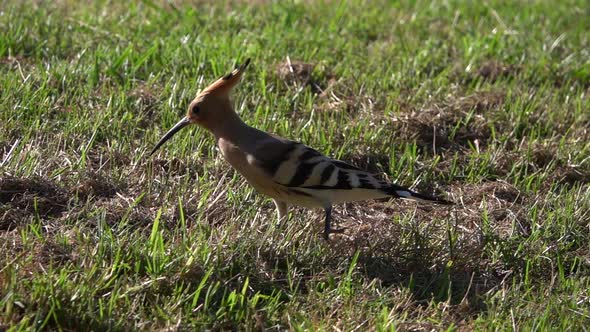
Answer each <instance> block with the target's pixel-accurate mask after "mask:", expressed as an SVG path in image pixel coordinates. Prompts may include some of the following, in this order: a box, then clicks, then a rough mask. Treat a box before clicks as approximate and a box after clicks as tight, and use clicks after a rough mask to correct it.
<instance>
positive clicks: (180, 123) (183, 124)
mask: <svg viewBox="0 0 590 332" xmlns="http://www.w3.org/2000/svg"><path fill="white" fill-rule="evenodd" d="M190 123H191V122H190V120H189V118H187V117H185V118H183V119H182V120H180V121H178V123H177V124H175V125H174V127H172V129H170V130H168V132H167V133H166V134H165V135H164V136H162V138H160V141H159V142H158V144H156V146H155V147H154V149H153V150H152V152H150V156H151V155H153V154H154V152H156V150H158V148H159V147H161V146H162V144H164V143H165V142H166V141H167V140H169V139H170V138H172V136H174V134H176V133H177V132H179V131H180V129H182V128H184V127H186V126H187V125H189V124H190Z"/></svg>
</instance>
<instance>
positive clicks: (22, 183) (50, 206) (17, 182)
mask: <svg viewBox="0 0 590 332" xmlns="http://www.w3.org/2000/svg"><path fill="white" fill-rule="evenodd" d="M68 200H69V195H68V193H67V191H66V190H65V189H63V188H61V187H60V186H58V185H56V184H55V183H53V182H51V181H49V180H48V179H46V178H42V177H32V178H16V177H12V176H5V177H3V178H1V179H0V213H2V216H1V217H0V230H7V229H10V228H12V227H14V226H16V225H18V223H19V222H20V221H21V220H27V219H28V217H29V216H32V215H38V216H40V217H48V216H56V215H58V214H60V213H61V212H63V211H65V210H66V209H67V203H68Z"/></svg>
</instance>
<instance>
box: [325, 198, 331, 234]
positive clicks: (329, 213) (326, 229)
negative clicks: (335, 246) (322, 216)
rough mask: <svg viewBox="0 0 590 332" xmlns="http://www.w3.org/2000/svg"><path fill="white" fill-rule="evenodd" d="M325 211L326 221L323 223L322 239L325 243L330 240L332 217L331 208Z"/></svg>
mask: <svg viewBox="0 0 590 332" xmlns="http://www.w3.org/2000/svg"><path fill="white" fill-rule="evenodd" d="M324 211H326V220H325V221H324V239H326V241H329V240H330V233H331V232H332V228H331V227H330V217H331V216H332V207H331V206H329V207H327V208H325V209H324Z"/></svg>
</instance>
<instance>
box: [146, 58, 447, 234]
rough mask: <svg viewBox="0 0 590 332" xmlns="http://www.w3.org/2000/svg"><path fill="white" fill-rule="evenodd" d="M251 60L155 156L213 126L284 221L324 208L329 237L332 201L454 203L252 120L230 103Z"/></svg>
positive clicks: (203, 96) (213, 90)
mask: <svg viewBox="0 0 590 332" xmlns="http://www.w3.org/2000/svg"><path fill="white" fill-rule="evenodd" d="M249 63H250V59H247V60H246V61H245V62H244V63H243V64H242V65H241V66H237V67H236V68H235V69H234V70H233V71H232V72H230V73H229V74H227V75H225V76H223V77H221V78H220V79H218V80H217V81H215V82H213V83H212V84H211V85H209V86H208V87H207V88H205V89H204V90H203V91H202V92H201V93H199V94H197V96H196V97H195V99H194V100H193V101H192V102H191V103H190V105H189V107H188V112H187V114H186V116H185V117H184V118H182V120H180V121H179V122H178V123H177V124H176V125H175V126H174V127H172V129H170V130H169V131H168V132H167V133H166V134H165V135H164V136H163V137H162V138H161V139H160V141H159V142H158V143H157V144H156V146H155V147H154V149H153V150H152V151H151V153H150V156H151V155H152V154H153V153H154V152H156V150H158V148H159V147H160V146H162V144H164V143H165V142H166V141H168V140H169V139H170V138H171V137H172V136H174V134H176V133H177V132H178V131H180V130H181V129H182V128H184V127H187V126H189V125H191V124H197V125H199V126H201V127H204V128H205V129H207V130H208V131H210V132H211V133H212V134H213V135H214V136H215V140H216V143H217V147H218V148H219V151H221V154H222V155H223V157H224V158H225V160H226V161H227V162H228V163H229V164H230V165H231V166H232V167H233V168H234V169H235V170H237V171H238V172H239V173H240V174H242V176H244V178H245V179H246V181H247V182H248V183H249V184H250V185H252V186H253V187H254V188H255V189H256V190H257V191H258V192H260V193H262V194H264V195H266V196H269V197H271V198H272V199H273V201H274V204H275V206H276V210H277V215H278V220H279V222H282V221H284V220H285V219H286V218H287V209H288V205H296V206H302V207H306V208H323V209H324V211H325V221H324V238H325V239H326V240H329V235H330V233H339V232H341V230H334V229H332V228H331V225H330V220H331V212H332V205H333V204H337V203H343V202H352V201H361V200H367V199H376V198H384V197H392V198H405V199H412V200H416V201H424V202H433V203H438V204H446V205H448V204H452V203H451V202H449V201H447V200H444V199H441V198H436V197H431V196H428V195H424V194H420V193H417V192H414V191H412V190H410V189H408V188H404V187H401V186H398V185H396V184H393V183H389V182H387V181H381V180H379V179H377V178H376V177H375V176H374V175H373V174H371V173H369V172H366V171H364V170H361V169H359V168H357V167H355V166H352V165H349V164H347V163H345V162H343V161H340V160H336V159H332V158H329V157H326V156H324V155H323V154H321V153H320V152H318V151H316V150H314V149H312V148H310V147H308V146H306V145H304V144H302V143H299V142H294V141H291V140H287V139H285V138H282V137H279V136H277V135H273V134H268V133H266V132H264V131H261V130H258V129H256V128H253V127H251V126H249V125H248V124H246V123H245V122H244V121H242V119H241V118H240V117H239V116H238V114H237V113H236V112H235V111H234V109H233V107H232V103H231V102H230V98H229V97H230V92H231V90H232V88H233V87H235V86H236V85H237V83H238V82H239V80H240V78H241V76H242V74H243V73H244V70H245V69H246V67H247V66H248V64H249Z"/></svg>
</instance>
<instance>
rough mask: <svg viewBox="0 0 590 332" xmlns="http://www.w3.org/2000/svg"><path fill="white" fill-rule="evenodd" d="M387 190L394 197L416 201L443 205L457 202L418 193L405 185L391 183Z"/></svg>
mask: <svg viewBox="0 0 590 332" xmlns="http://www.w3.org/2000/svg"><path fill="white" fill-rule="evenodd" d="M385 192H386V193H387V194H389V195H391V196H393V197H397V198H406V199H413V200H416V201H424V202H432V203H436V204H442V205H453V204H455V203H453V202H451V201H448V200H446V199H442V198H439V197H434V196H430V195H425V194H421V193H417V192H415V191H412V190H410V189H408V188H404V187H401V186H398V185H395V184H393V185H391V187H389V188H387V190H386V191H385Z"/></svg>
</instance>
